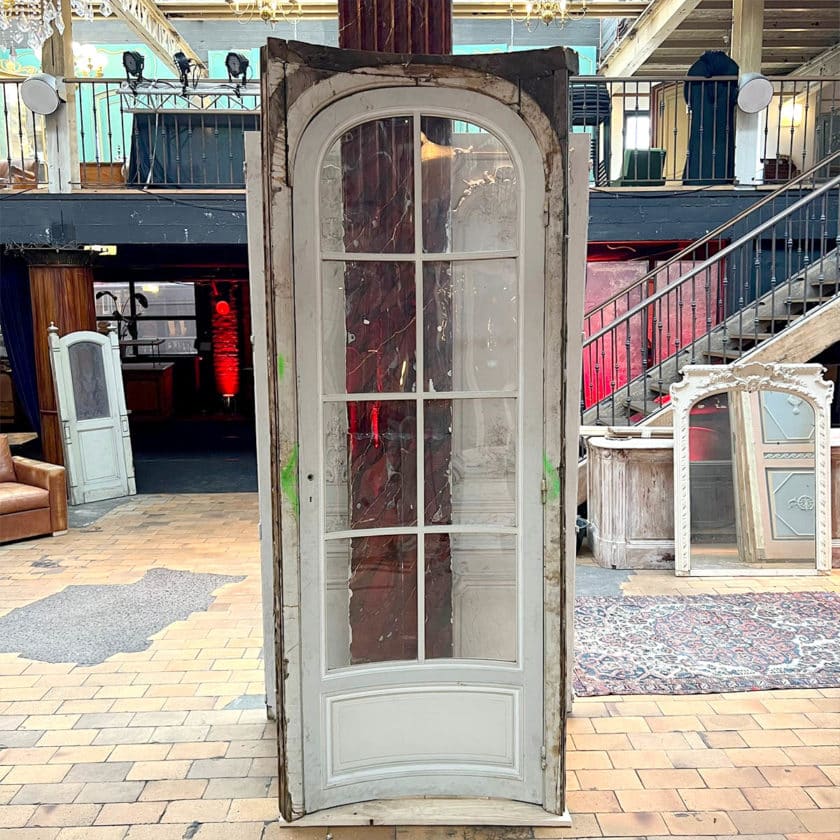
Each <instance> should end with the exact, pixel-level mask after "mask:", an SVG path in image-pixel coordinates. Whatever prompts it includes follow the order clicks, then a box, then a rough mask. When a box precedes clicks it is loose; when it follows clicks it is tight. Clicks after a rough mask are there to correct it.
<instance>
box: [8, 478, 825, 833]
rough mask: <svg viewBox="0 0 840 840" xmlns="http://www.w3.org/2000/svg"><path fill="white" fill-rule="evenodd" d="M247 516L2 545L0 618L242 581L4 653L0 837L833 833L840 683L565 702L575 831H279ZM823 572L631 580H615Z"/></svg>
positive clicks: (128, 522)
mask: <svg viewBox="0 0 840 840" xmlns="http://www.w3.org/2000/svg"><path fill="white" fill-rule="evenodd" d="M256 511H257V500H256V496H254V495H250V494H241V495H233V494H232V495H212V496H144V497H137V498H135V499H133V500H131V501H130V502H128V503H127V504H124V505H122V506H120V507H118V508H117V509H115V510H113V511H112V512H111V513H109V514H107V515H105V516H104V517H102V518H101V519H99V520H97V521H96V522H95V523H94V524H92V525H90V526H88V527H86V528H84V529H79V530H73V531H71V532H70V533H69V534H67V535H66V536H63V537H57V538H47V539H39V540H33V541H28V542H24V543H17V544H12V545H7V546H3V547H0V615H2V614H4V613H6V612H8V611H9V610H11V609H13V608H14V607H18V606H22V605H25V604H28V603H31V602H32V601H35V600H38V599H40V598H43V597H45V596H47V595H49V594H52V593H54V592H57V591H59V590H61V589H63V588H64V587H66V586H69V585H73V584H108V583H131V582H133V581H136V580H138V579H139V578H141V577H142V576H143V575H144V574H145V572H146V571H148V570H149V569H151V568H154V567H164V568H169V569H181V570H189V571H194V572H212V573H217V574H227V575H244V576H245V579H244V580H243V581H241V582H238V583H231V584H228V585H225V586H223V587H222V588H221V589H220V590H218V591H217V597H216V600H215V603H214V604H213V605H212V606H211V607H210V609H209V610H207V611H206V612H198V613H193V614H191V615H190V616H189V617H188V618H187V619H186V620H183V621H176V622H175V623H173V624H170V625H168V626H167V627H165V628H164V629H163V630H162V631H161V632H159V633H157V634H156V635H155V636H154V637H153V640H152V644H151V646H150V647H149V648H148V649H147V650H144V651H142V652H140V653H123V654H117V655H115V656H112V657H110V658H109V659H107V660H106V661H105V662H103V663H102V664H101V665H95V666H90V667H80V666H74V665H73V664H63V663H62V664H49V663H44V662H34V661H30V660H27V659H22V658H20V657H19V656H17V655H16V654H14V653H6V654H0V744H3V745H5V748H3V749H0V840H12V838H16V839H17V838H20V840H190V839H191V838H195V840H216V838H219V840H281V838H282V840H307V838H322V840H323V839H324V838H328V837H329V838H332V840H385V838H388V840H396V839H397V838H399V840H437V838H441V840H443V838H447V840H508V839H509V840H514V838H516V839H517V840H518V838H525V837H529V838H530V837H533V838H560V837H601V836H604V837H665V836H673V835H678V836H681V837H692V836H704V837H709V836H713V837H714V836H730V835H741V836H748V837H754V838H758V837H762V838H771V840H779V839H780V838H783V837H786V838H788V840H799V838H805V837H810V838H815V840H837V839H838V837H840V690H823V691H818V690H808V691H777V692H752V693H749V694H723V695H703V696H683V697H662V696H656V697H639V696H635V697H609V698H591V699H584V700H579V701H577V702H576V703H575V709H574V715H573V717H572V718H571V720H570V724H569V751H568V789H569V795H568V803H569V808H570V810H571V812H572V814H573V818H574V827H573V828H572V829H571V830H558V829H533V830H532V829H463V828H423V829H419V828H332V829H330V830H329V832H328V831H327V830H326V829H323V828H319V829H314V828H306V829H295V828H288V827H283V826H281V825H279V824H278V823H277V822H276V821H275V819H276V816H277V805H276V792H277V790H276V788H277V782H276V762H277V759H276V750H275V741H274V733H273V726H271V725H270V724H267V723H266V721H265V712H264V710H263V709H262V708H261V707H258V708H255V706H259V705H260V702H261V698H262V694H263V683H262V679H263V674H262V664H261V661H260V659H259V657H260V646H261V614H260V608H259V603H260V581H259V562H258V551H257V529H256V518H257V513H256ZM837 584H838V578H837V575H836V574H835V575H834V576H832V578H830V579H826V578H821V579H815V578H811V579H802V578H800V579H792V578H778V579H775V580H772V581H769V580H768V579H762V580H745V579H743V578H741V579H738V581H737V582H736V583H735V585H734V586H733V585H732V584H730V583H728V582H724V581H717V582H714V583H709V582H708V581H703V580H700V581H697V580H686V579H681V580H679V581H677V579H675V578H673V577H672V576H670V575H667V574H665V573H645V574H637V575H633V576H631V577H630V579H629V580H628V581H627V582H626V583H625V584H624V591H625V592H627V594H655V593H656V592H668V593H671V592H707V591H729V592H731V591H740V590H741V588H745V589H747V590H748V591H756V590H758V589H770V588H773V589H775V588H777V587H781V588H785V587H790V588H825V587H833V588H835V589H837V588H838V587H837ZM66 632H68V633H72V632H73V628H72V627H68V628H66Z"/></svg>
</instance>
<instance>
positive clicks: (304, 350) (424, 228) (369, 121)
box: [294, 88, 559, 811]
mask: <svg viewBox="0 0 840 840" xmlns="http://www.w3.org/2000/svg"><path fill="white" fill-rule="evenodd" d="M407 100H410V103H411V104H410V107H409V106H408V105H407V104H406V102H407ZM298 148H299V151H298V153H297V158H296V161H295V165H294V179H295V191H294V218H295V224H294V229H295V242H294V246H295V277H296V278H297V282H296V291H295V301H294V305H295V321H296V335H297V358H298V365H299V379H298V394H299V397H298V399H299V413H300V426H299V428H300V430H301V431H300V441H299V447H300V449H299V481H300V535H301V567H302V572H301V615H302V619H301V632H302V638H301V646H302V661H303V669H304V673H303V698H302V700H303V704H302V708H303V738H304V766H305V767H306V774H305V782H304V784H305V799H306V810H307V811H313V810H317V809H321V808H325V807H331V806H335V805H339V804H342V803H347V802H354V801H362V800H366V799H375V798H389V797H398V796H411V795H420V794H424V795H439V796H448V795H452V796H493V797H502V798H508V799H517V800H521V801H526V802H536V803H539V802H542V801H543V790H542V767H541V755H540V752H541V748H542V746H543V745H542V739H543V732H544V726H543V699H542V697H543V592H542V581H543V564H542V556H543V555H542V551H543V548H542V535H543V519H542V505H541V496H540V491H541V478H542V451H541V449H542V437H543V436H542V427H543V400H542V385H543V376H542V346H543V337H542V336H543V326H542V324H543V277H542V265H543V247H544V241H543V240H544V233H543V231H544V226H543V196H544V190H545V188H544V178H543V171H542V165H541V157H540V153H539V150H538V148H537V145H536V143H535V141H534V139H533V137H532V135H531V134H530V132H529V131H528V130H527V128H526V127H525V126H524V124H523V123H522V122H521V121H520V120H519V119H518V118H517V117H516V115H515V114H514V113H513V112H511V111H510V110H509V109H507V108H505V107H504V106H502V105H500V104H499V103H498V102H495V101H492V100H489V99H487V100H485V98H484V97H483V96H479V95H476V94H473V93H467V92H461V91H453V90H440V89H431V88H429V89H423V88H417V89H413V90H412V91H411V95H410V97H408V96H407V94H406V92H405V91H404V90H402V91H401V90H377V91H370V92H366V93H359V94H355V95H352V96H348V97H346V98H344V99H343V100H341V101H339V102H337V103H336V104H333V105H331V106H329V107H328V108H327V109H325V110H324V111H322V112H321V113H320V114H318V116H316V117H315V118H314V119H313V121H312V122H311V123H310V124H309V126H308V128H307V129H306V131H305V133H304V135H303V139H302V141H301V143H300V145H299V147H298ZM558 702H559V701H558Z"/></svg>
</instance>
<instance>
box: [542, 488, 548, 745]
mask: <svg viewBox="0 0 840 840" xmlns="http://www.w3.org/2000/svg"><path fill="white" fill-rule="evenodd" d="M540 501H541V502H542V503H543V504H545V503H546V502H547V501H548V482H547V481H546V480H545V476H543V477H542V478H541V479H540ZM543 749H545V747H543Z"/></svg>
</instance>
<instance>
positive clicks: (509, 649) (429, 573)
mask: <svg viewBox="0 0 840 840" xmlns="http://www.w3.org/2000/svg"><path fill="white" fill-rule="evenodd" d="M425 554H426V557H425V567H426V568H425V573H426V574H425V602H426V619H425V621H426V624H425V629H426V657H427V658H429V659H438V658H456V659H493V660H497V661H501V662H515V661H516V627H517V608H516V604H517V598H516V538H515V537H514V536H510V535H499V534H427V535H426V538H425Z"/></svg>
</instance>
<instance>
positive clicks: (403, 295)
mask: <svg viewBox="0 0 840 840" xmlns="http://www.w3.org/2000/svg"><path fill="white" fill-rule="evenodd" d="M322 272H323V284H322V285H323V290H324V291H323V295H324V300H323V319H324V339H323V340H324V391H325V393H328V394H344V393H370V394H376V393H382V392H383V391H391V392H395V391H399V392H402V391H413V390H414V383H415V377H416V363H415V341H416V333H415V326H416V313H415V308H416V303H415V292H414V264H413V263H402V262H400V263H387V262H382V263H379V262H348V263H344V262H324V263H322Z"/></svg>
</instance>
